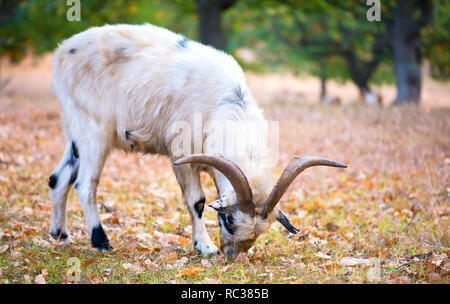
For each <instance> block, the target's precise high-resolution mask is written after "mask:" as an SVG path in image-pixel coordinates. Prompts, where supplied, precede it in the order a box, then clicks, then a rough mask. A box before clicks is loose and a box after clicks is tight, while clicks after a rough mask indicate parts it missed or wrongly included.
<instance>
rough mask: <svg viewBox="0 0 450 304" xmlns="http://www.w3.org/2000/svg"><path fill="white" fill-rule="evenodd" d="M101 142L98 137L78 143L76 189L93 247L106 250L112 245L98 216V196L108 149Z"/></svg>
mask: <svg viewBox="0 0 450 304" xmlns="http://www.w3.org/2000/svg"><path fill="white" fill-rule="evenodd" d="M101 143H102V141H99V140H98V139H96V140H84V141H80V143H79V144H78V148H79V153H80V155H79V162H80V167H79V170H78V177H77V181H76V183H75V189H76V190H77V194H78V198H79V200H80V203H81V207H82V208H83V212H84V218H85V220H86V224H87V228H88V231H89V234H90V236H91V244H92V247H95V248H97V249H98V250H99V251H106V250H109V249H111V248H112V247H111V246H110V245H109V239H108V237H107V236H106V234H105V231H104V230H103V227H102V224H101V222H100V217H99V216H98V210H97V198H96V194H97V186H98V182H99V179H100V174H101V172H102V170H103V165H104V163H105V159H106V156H107V149H106V147H104V146H103V145H102V144H101Z"/></svg>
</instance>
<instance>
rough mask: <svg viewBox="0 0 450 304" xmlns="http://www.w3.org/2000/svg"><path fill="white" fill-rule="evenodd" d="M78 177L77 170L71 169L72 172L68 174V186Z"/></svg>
mask: <svg viewBox="0 0 450 304" xmlns="http://www.w3.org/2000/svg"><path fill="white" fill-rule="evenodd" d="M77 177H78V170H73V171H72V174H71V175H70V179H69V186H70V185H72V184H73V183H74V182H75V181H76V180H77Z"/></svg>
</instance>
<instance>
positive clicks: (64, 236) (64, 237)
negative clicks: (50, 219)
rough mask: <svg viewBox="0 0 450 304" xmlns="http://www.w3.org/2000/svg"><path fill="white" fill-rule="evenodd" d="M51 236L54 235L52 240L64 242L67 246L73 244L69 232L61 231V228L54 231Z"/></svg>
mask: <svg viewBox="0 0 450 304" xmlns="http://www.w3.org/2000/svg"><path fill="white" fill-rule="evenodd" d="M50 234H51V235H52V238H54V239H55V240H57V241H60V242H63V243H65V244H71V243H73V242H72V238H71V237H70V235H69V234H68V233H67V232H64V231H61V228H58V229H55V230H52V231H51V232H50Z"/></svg>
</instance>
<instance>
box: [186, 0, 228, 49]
mask: <svg viewBox="0 0 450 304" xmlns="http://www.w3.org/2000/svg"><path fill="white" fill-rule="evenodd" d="M195 3H196V7H197V14H198V17H199V23H198V32H199V36H200V40H201V42H202V43H204V44H207V45H212V46H214V47H215V48H217V49H219V50H223V49H224V48H225V43H226V41H225V34H224V31H223V25H222V13H223V12H224V11H225V10H227V9H229V8H230V7H232V6H233V5H234V4H235V3H236V0H196V1H195Z"/></svg>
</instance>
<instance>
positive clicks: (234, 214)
mask: <svg viewBox="0 0 450 304" xmlns="http://www.w3.org/2000/svg"><path fill="white" fill-rule="evenodd" d="M187 163H197V164H204V165H209V166H211V167H213V168H215V169H217V170H218V171H220V172H221V173H222V174H223V175H224V176H225V177H226V178H227V179H228V180H229V181H230V184H231V185H232V187H233V189H234V193H233V194H235V195H231V196H232V197H233V198H232V199H231V202H230V197H223V196H221V197H220V198H219V199H218V200H216V201H214V202H213V203H211V204H210V205H209V206H210V207H212V208H214V209H215V210H216V211H217V212H218V214H219V226H220V249H221V251H222V252H223V253H224V254H226V255H227V256H233V255H236V254H238V253H240V252H246V251H247V250H248V249H250V247H252V246H253V244H254V243H255V241H256V239H257V238H258V236H259V235H261V234H262V233H263V232H265V231H267V230H268V229H269V228H270V226H271V224H272V223H273V222H274V221H275V220H278V221H279V222H280V223H281V224H282V225H283V226H284V227H285V228H286V229H287V230H288V231H289V232H291V233H294V234H295V233H297V231H298V229H297V228H295V227H294V226H293V225H292V224H291V223H290V221H289V220H288V218H287V217H286V216H285V215H284V214H283V212H281V210H280V209H279V208H278V207H277V204H278V202H279V201H280V199H281V197H282V196H283V194H284V193H285V192H286V190H287V189H288V187H289V185H290V184H291V183H292V182H293V181H294V179H295V178H296V177H297V175H299V174H300V173H301V172H302V171H303V170H305V169H306V168H309V167H312V166H331V167H339V168H346V167H347V166H346V165H343V164H340V163H337V162H334V161H331V160H327V159H324V158H319V157H300V156H296V157H295V158H294V159H292V160H291V162H290V163H289V164H288V166H287V167H286V168H285V169H284V171H283V173H282V174H281V177H280V178H279V179H278V181H277V183H276V184H275V186H274V188H273V189H272V191H271V192H270V194H269V195H268V196H266V197H262V198H261V197H258V199H257V201H255V199H254V197H253V194H252V189H251V187H250V185H249V182H248V180H247V177H246V176H245V174H244V173H243V172H242V170H241V169H240V168H239V167H238V166H237V165H236V164H235V163H233V162H232V161H230V160H228V159H226V158H224V157H223V156H220V155H206V154H194V155H190V156H187V157H184V158H181V159H179V160H177V161H176V162H175V163H174V164H175V165H180V164H187Z"/></svg>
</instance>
